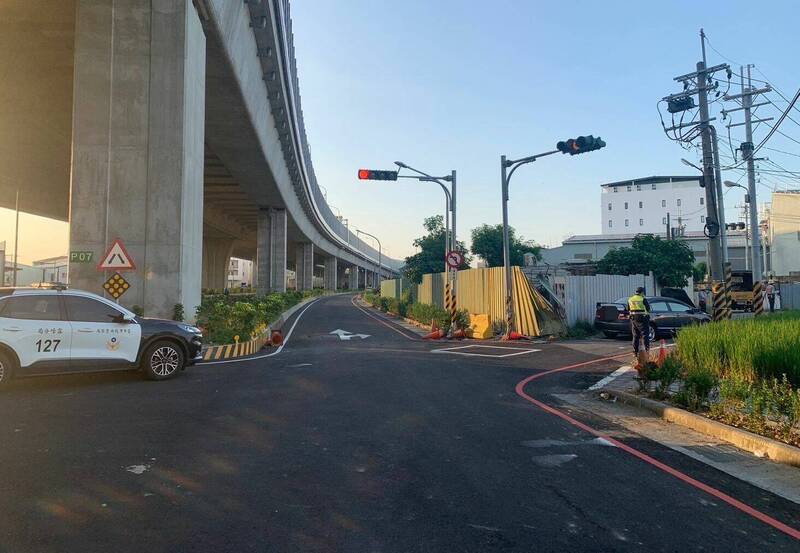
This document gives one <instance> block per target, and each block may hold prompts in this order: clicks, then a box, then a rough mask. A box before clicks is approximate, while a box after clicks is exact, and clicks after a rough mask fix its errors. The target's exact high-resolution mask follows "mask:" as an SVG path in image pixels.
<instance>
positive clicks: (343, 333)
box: [330, 328, 370, 340]
mask: <svg viewBox="0 0 800 553" xmlns="http://www.w3.org/2000/svg"><path fill="white" fill-rule="evenodd" d="M330 333H331V334H335V335H336V336H338V337H339V340H350V338H361V339H362V340H366V339H367V338H369V336H370V335H369V334H353V333H352V332H349V331H347V330H342V329H341V328H337V329H336V330H331V332H330Z"/></svg>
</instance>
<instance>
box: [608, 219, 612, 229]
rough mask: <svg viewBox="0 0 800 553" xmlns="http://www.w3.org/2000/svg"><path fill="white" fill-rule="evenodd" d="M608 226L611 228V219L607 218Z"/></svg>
mask: <svg viewBox="0 0 800 553" xmlns="http://www.w3.org/2000/svg"><path fill="white" fill-rule="evenodd" d="M608 228H611V219H609V220H608Z"/></svg>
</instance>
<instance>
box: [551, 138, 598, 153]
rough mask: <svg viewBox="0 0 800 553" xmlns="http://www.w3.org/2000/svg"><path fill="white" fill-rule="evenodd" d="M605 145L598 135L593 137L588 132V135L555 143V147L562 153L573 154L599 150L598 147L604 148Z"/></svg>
mask: <svg viewBox="0 0 800 553" xmlns="http://www.w3.org/2000/svg"><path fill="white" fill-rule="evenodd" d="M605 145H606V143H605V141H604V140H603V139H602V138H600V137H599V136H598V137H594V136H592V135H591V134H590V135H588V136H579V137H578V138H570V139H569V140H562V141H560V142H559V143H558V144H556V149H557V150H558V151H559V152H561V153H562V154H569V155H571V156H574V155H575V154H583V153H586V152H591V151H594V150H599V149H600V148H604V147H605Z"/></svg>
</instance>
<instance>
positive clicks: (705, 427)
mask: <svg viewBox="0 0 800 553" xmlns="http://www.w3.org/2000/svg"><path fill="white" fill-rule="evenodd" d="M598 392H605V393H607V394H609V395H611V396H614V397H616V398H617V399H618V400H619V401H621V402H622V403H625V404H628V405H633V406H634V407H639V408H642V409H647V410H648V411H651V412H653V413H655V414H657V415H658V416H660V417H661V418H662V419H664V420H665V421H669V422H673V423H675V424H680V425H681V426H686V427H688V428H691V429H692V430H696V431H698V432H702V433H703V434H708V435H709V436H713V437H715V438H719V439H721V440H725V441H726V442H729V443H731V444H733V445H735V446H736V447H738V448H739V449H743V450H745V451H749V452H750V453H753V454H754V455H756V456H757V457H767V458H769V459H771V460H773V461H775V462H778V463H783V464H786V465H792V466H795V467H800V448H797V447H794V446H791V445H789V444H785V443H783V442H779V441H777V440H773V439H772V438H767V437H766V436H759V435H758V434H753V433H752V432H749V431H747V430H742V429H741V428H736V427H735V426H729V425H727V424H724V423H721V422H718V421H715V420H712V419H708V418H706V417H703V416H700V415H695V414H694V413H690V412H689V411H685V410H683V409H680V408H678V407H672V406H671V405H666V404H664V403H661V402H660V401H655V400H653V399H648V398H644V397H639V396H637V395H635V394H632V393H630V392H623V391H620V390H610V389H604V390H599V391H598Z"/></svg>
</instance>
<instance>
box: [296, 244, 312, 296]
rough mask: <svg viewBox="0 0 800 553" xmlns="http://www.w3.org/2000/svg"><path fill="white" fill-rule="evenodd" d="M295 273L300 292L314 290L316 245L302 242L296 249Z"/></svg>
mask: <svg viewBox="0 0 800 553" xmlns="http://www.w3.org/2000/svg"><path fill="white" fill-rule="evenodd" d="M295 273H296V274H297V289H298V290H313V289H314V244H312V243H311V242H301V243H299V244H297V247H296V248H295Z"/></svg>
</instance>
